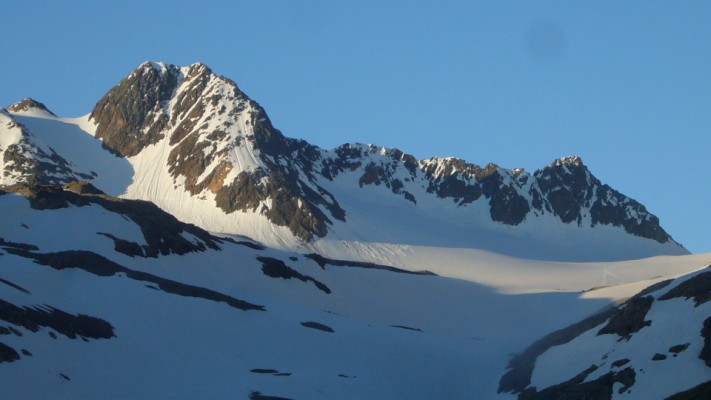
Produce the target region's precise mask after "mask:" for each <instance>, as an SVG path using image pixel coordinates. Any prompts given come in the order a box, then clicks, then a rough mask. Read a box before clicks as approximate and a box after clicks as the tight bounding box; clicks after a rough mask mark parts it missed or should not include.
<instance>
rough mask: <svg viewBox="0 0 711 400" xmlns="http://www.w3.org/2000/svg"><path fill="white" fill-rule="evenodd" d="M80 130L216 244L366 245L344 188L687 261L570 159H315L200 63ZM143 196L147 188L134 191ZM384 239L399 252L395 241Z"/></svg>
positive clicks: (366, 148) (148, 194)
mask: <svg viewBox="0 0 711 400" xmlns="http://www.w3.org/2000/svg"><path fill="white" fill-rule="evenodd" d="M18 104H19V103H18ZM37 104H41V103H37ZM36 107H38V106H36ZM42 107H43V108H44V109H46V107H44V106H43V105H42ZM11 108H12V107H11ZM16 108H20V106H19V105H18V106H17V107H16ZM25 108H26V106H25ZM87 123H88V125H90V126H93V127H94V131H93V132H92V133H93V134H94V135H95V137H97V138H99V139H100V140H102V143H103V145H104V146H105V147H106V148H107V149H109V150H110V151H111V152H113V153H114V154H115V155H118V156H121V157H123V158H125V159H127V160H129V161H130V162H131V163H132V165H133V169H134V178H133V184H132V185H130V186H129V187H128V188H127V190H126V193H125V194H124V195H125V196H127V197H131V198H137V199H144V200H151V201H154V202H156V204H158V205H159V206H160V207H162V208H164V209H166V210H168V211H169V212H172V213H179V212H180V210H179V208H180V207H185V206H186V204H190V206H189V208H190V212H186V213H184V214H181V217H182V218H188V219H190V218H196V219H194V220H191V222H194V223H198V225H202V226H203V227H204V228H206V229H208V230H211V231H215V232H223V233H228V234H243V235H247V236H257V237H256V238H257V239H259V240H262V241H266V242H267V243H268V244H270V245H278V246H281V247H287V248H299V247H303V246H306V247H307V249H308V248H311V247H312V246H313V245H317V244H318V243H317V242H319V241H320V240H330V238H331V239H338V238H340V239H341V240H347V241H349V240H352V239H349V238H352V237H365V238H367V237H368V235H369V234H368V233H367V232H363V231H355V232H350V231H349V230H348V228H343V224H351V222H352V216H353V215H356V214H358V212H357V211H355V214H354V210H352V209H351V210H349V209H347V207H345V208H344V206H342V204H341V202H342V199H343V195H342V194H334V193H335V192H334V190H338V189H339V188H340V187H341V186H343V185H342V183H341V182H346V181H348V182H353V181H354V179H355V180H356V181H355V182H353V183H351V184H350V185H351V187H350V188H347V191H348V193H355V194H357V195H358V196H362V195H361V194H359V192H363V193H366V192H368V190H370V189H368V188H377V187H382V188H384V189H385V191H382V190H381V191H378V193H381V194H379V195H378V196H382V197H391V198H392V199H390V200H387V201H390V202H392V203H393V204H394V206H395V207H397V208H398V209H405V210H407V207H408V204H411V205H412V206H414V207H416V209H419V210H422V209H425V208H426V209H431V211H425V212H432V213H438V211H437V208H443V209H448V208H450V207H451V206H450V205H449V204H447V203H452V204H454V206H455V209H458V210H460V211H459V214H461V216H460V217H459V218H458V219H462V218H465V219H466V218H471V217H465V215H469V214H471V213H470V212H469V211H466V209H467V208H472V207H473V208H477V209H480V210H481V211H477V212H478V213H486V214H488V218H486V217H483V216H482V217H481V222H471V224H470V226H471V228H470V229H480V228H479V227H480V226H481V227H483V228H485V229H494V230H497V229H498V230H501V228H499V227H497V225H500V226H510V227H517V226H519V225H521V224H522V223H524V222H526V223H533V222H531V221H537V220H540V219H542V218H543V219H546V220H551V221H553V222H552V223H554V222H555V221H558V222H555V223H554V224H556V223H559V224H562V225H571V226H572V225H577V226H578V227H596V226H612V227H617V228H620V229H622V230H623V231H624V232H626V233H628V234H630V235H633V236H636V237H640V238H644V239H649V240H653V241H655V242H657V243H659V244H662V245H663V244H671V247H667V248H666V250H663V251H670V249H672V248H673V247H674V246H678V248H679V250H678V252H682V253H683V252H684V251H685V250H683V247H682V246H681V245H679V244H678V243H676V242H675V241H674V240H673V239H672V237H671V236H670V235H669V234H668V233H667V232H666V231H664V229H663V228H662V227H661V226H660V224H659V220H658V218H657V217H656V216H654V215H652V214H651V213H649V212H648V211H647V209H646V208H645V207H644V206H643V205H642V204H640V203H639V202H637V201H635V200H633V199H630V198H629V197H627V196H624V195H623V194H621V193H619V192H618V191H616V190H614V189H612V188H610V187H609V186H608V185H604V184H602V182H600V181H599V180H598V179H597V178H596V177H595V176H594V175H592V173H591V172H590V171H589V169H588V168H587V166H586V165H585V164H583V162H582V160H581V159H580V158H579V157H576V156H571V157H561V158H559V159H556V160H554V161H553V162H552V163H551V164H550V165H548V166H546V167H543V168H540V169H538V170H536V171H535V172H533V173H532V174H531V173H528V172H526V171H524V170H523V169H519V168H516V169H512V170H510V169H504V168H501V167H499V166H497V165H496V164H493V163H490V164H488V165H487V166H485V167H480V166H479V165H477V164H472V163H468V162H467V161H465V160H461V159H457V158H453V157H449V158H437V157H432V158H429V159H423V160H417V159H416V158H415V157H413V156H412V155H409V154H407V153H404V152H402V151H401V150H399V149H397V148H393V149H386V148H382V147H377V146H375V145H363V144H357V143H352V144H344V145H341V146H339V147H337V148H335V149H333V150H324V149H321V148H319V147H317V146H314V145H311V144H309V143H308V142H306V141H304V140H300V139H291V138H288V137H286V136H284V135H283V134H282V133H281V132H280V131H279V130H278V129H276V128H275V127H274V126H273V125H272V123H271V121H270V119H269V117H268V115H267V114H266V112H265V110H264V109H263V108H262V107H261V106H260V105H259V104H258V103H257V102H255V101H254V100H252V99H250V98H249V97H248V96H247V95H246V94H244V93H243V92H242V91H241V90H240V89H239V87H238V86H237V84H236V83H235V82H234V81H232V80H230V79H228V78H225V77H222V76H217V75H216V74H214V72H213V71H212V70H211V69H210V68H209V67H207V66H206V65H204V64H202V63H195V64H191V65H190V66H187V67H178V66H175V65H171V64H165V63H155V62H145V63H143V64H141V65H140V66H139V67H138V68H136V69H135V70H134V71H133V72H131V73H130V74H129V75H128V76H127V77H126V78H124V79H123V80H121V82H119V83H118V84H117V85H116V86H115V87H114V88H112V89H111V90H109V91H108V92H107V94H106V95H105V96H104V97H103V98H102V99H101V100H99V102H97V104H96V106H95V107H94V109H93V110H92V111H91V113H90V114H89V115H88V118H87ZM149 159H150V160H149ZM141 165H143V166H141ZM149 166H150V168H149ZM89 179H91V178H90V177H89ZM140 182H143V183H140ZM65 183H66V182H65ZM356 183H357V186H356ZM147 184H148V186H150V187H152V188H150V189H149V188H147V187H140V185H144V186H146V185H147ZM158 188H160V189H158ZM388 192H389V193H390V194H389V195H386V194H385V193H388ZM348 193H347V194H346V195H349V194H348ZM119 194H120V193H119ZM169 197H172V198H176V197H180V200H179V201H177V203H176V202H175V200H171V198H169ZM398 199H400V200H398ZM423 202H425V203H427V204H428V205H427V206H422V204H423ZM173 203H175V204H173ZM433 204H434V205H435V206H432V205H433ZM436 204H440V205H436ZM484 204H485V205H484ZM209 208H216V209H218V210H219V211H220V212H222V213H224V214H225V215H227V216H228V217H229V218H231V219H232V221H233V222H232V225H230V224H229V223H222V222H218V223H215V222H210V221H215V220H216V219H217V218H218V215H219V213H217V212H216V211H214V210H209ZM405 212H409V211H405ZM417 212H418V213H420V212H421V211H417ZM201 215H203V216H201ZM406 215H407V214H406ZM240 218H241V219H246V220H252V221H255V222H251V223H250V224H251V225H254V224H257V225H259V226H263V225H264V223H265V222H266V223H267V224H271V225H272V226H273V227H274V228H276V231H275V232H276V233H275V234H272V233H269V232H268V231H265V230H264V228H257V229H258V230H259V231H260V232H256V233H255V232H254V229H255V228H249V227H246V228H245V227H235V226H238V225H240V224H242V222H239V221H237V219H240ZM357 218H361V216H358V217H357ZM366 218H367V217H366ZM406 218H407V217H406ZM477 218H478V217H477ZM262 220H263V221H264V222H259V221H262ZM395 222H396V221H391V223H395ZM351 225H352V224H351ZM337 226H338V228H337ZM515 231H516V230H515V229H514V230H513V231H511V232H515ZM542 234H547V233H542ZM393 235H394V240H396V241H397V240H399V239H397V236H398V233H397V232H395V233H392V234H390V236H393ZM581 240H582V236H581ZM280 243H281V244H280ZM467 246H470V245H467Z"/></svg>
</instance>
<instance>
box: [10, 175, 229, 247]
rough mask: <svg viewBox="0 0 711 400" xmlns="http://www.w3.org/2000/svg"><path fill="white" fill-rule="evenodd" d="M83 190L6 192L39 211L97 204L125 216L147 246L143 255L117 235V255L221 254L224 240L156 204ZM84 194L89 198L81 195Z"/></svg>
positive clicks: (74, 187) (17, 187)
mask: <svg viewBox="0 0 711 400" xmlns="http://www.w3.org/2000/svg"><path fill="white" fill-rule="evenodd" d="M79 186H81V185H80V184H70V185H68V186H67V190H65V189H64V188H62V187H58V186H37V185H14V186H11V187H8V188H5V190H6V191H10V192H15V193H19V194H21V195H23V196H25V197H26V198H27V199H28V200H29V201H30V205H31V207H32V208H35V209H41V210H46V209H57V208H66V207H69V205H70V204H72V205H74V206H78V207H81V206H85V205H88V204H97V205H99V206H101V207H103V208H105V209H107V210H109V211H112V212H115V213H118V214H121V215H125V216H126V217H128V218H129V219H131V220H132V221H133V222H135V223H136V224H137V225H138V226H139V227H140V228H141V231H142V233H143V237H144V239H145V240H146V243H147V245H146V246H145V247H144V248H142V249H141V250H140V251H139V250H138V249H137V248H136V247H135V245H136V244H135V243H131V242H128V241H126V240H123V239H120V238H116V237H113V235H109V236H107V237H108V238H110V239H111V240H114V244H115V246H116V250H117V251H119V252H121V253H124V254H127V255H133V256H136V255H138V256H145V257H157V256H159V255H168V254H185V253H189V252H196V251H205V250H206V249H207V248H210V249H213V250H219V246H218V243H219V242H220V239H218V238H216V237H214V236H212V235H210V234H209V233H207V232H206V231H204V230H202V229H200V228H198V227H196V226H194V225H190V224H185V223H182V222H180V221H178V220H177V219H176V218H175V217H173V216H172V215H170V214H168V213H166V212H165V211H163V210H161V209H160V208H158V207H157V206H156V205H155V204H153V203H150V202H147V201H141V200H124V199H118V198H114V197H110V196H106V195H104V194H101V192H99V193H98V194H94V193H95V192H97V190H92V189H91V188H90V187H87V186H82V187H83V188H84V189H80V188H78V187H79ZM82 191H83V192H85V194H78V193H77V192H82ZM183 234H190V235H193V236H194V237H195V238H197V239H199V241H197V242H193V241H190V240H187V239H186V238H185V237H183ZM104 236H106V235H104Z"/></svg>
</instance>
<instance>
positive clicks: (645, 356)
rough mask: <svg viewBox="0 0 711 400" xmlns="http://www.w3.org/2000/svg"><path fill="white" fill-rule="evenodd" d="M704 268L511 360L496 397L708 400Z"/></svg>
mask: <svg viewBox="0 0 711 400" xmlns="http://www.w3.org/2000/svg"><path fill="white" fill-rule="evenodd" d="M709 300H711V266H709V267H707V268H705V269H704V270H702V271H699V272H696V273H692V274H689V275H686V276H684V277H681V278H678V279H675V280H665V281H662V282H659V283H657V284H655V285H652V286H650V287H648V288H647V289H645V290H644V291H642V292H640V293H638V294H637V295H635V296H634V297H632V298H631V299H629V300H627V301H626V302H625V303H624V304H622V305H619V306H617V307H611V308H608V309H606V310H604V311H602V312H600V313H598V314H595V315H593V316H591V317H589V318H587V319H585V320H583V321H580V322H577V323H575V324H573V325H571V326H569V327H567V328H565V329H562V330H559V331H556V332H553V333H551V334H549V335H547V336H546V337H544V338H543V339H541V340H539V341H537V342H536V343H535V344H533V345H532V346H531V347H529V348H528V349H527V350H526V351H525V352H523V353H522V354H520V355H518V356H516V357H515V358H514V359H513V360H512V361H511V364H510V370H509V371H508V372H507V374H506V375H505V376H504V377H503V378H502V379H501V382H500V387H499V390H500V391H504V392H513V393H518V394H519V395H518V398H519V399H521V400H524V399H526V400H534V399H561V398H571V399H572V398H585V399H603V398H605V399H610V398H615V399H666V398H669V399H676V400H680V399H708V398H711V369H710V367H711V302H709Z"/></svg>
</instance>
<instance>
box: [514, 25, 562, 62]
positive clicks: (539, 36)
mask: <svg viewBox="0 0 711 400" xmlns="http://www.w3.org/2000/svg"><path fill="white" fill-rule="evenodd" d="M566 42H567V40H566V37H565V32H563V30H562V29H561V28H560V26H558V25H557V24H555V23H553V22H550V21H539V22H536V23H533V24H531V26H529V27H528V28H527V29H526V31H525V34H524V46H525V47H526V52H527V53H528V55H530V56H531V57H532V58H535V59H538V60H544V61H549V60H556V59H559V58H561V57H562V56H563V55H564V54H565V50H566V45H567V43H566Z"/></svg>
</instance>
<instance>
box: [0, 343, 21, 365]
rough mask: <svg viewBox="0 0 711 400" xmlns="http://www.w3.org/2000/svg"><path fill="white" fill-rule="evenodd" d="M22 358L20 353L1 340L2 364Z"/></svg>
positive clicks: (0, 355)
mask: <svg viewBox="0 0 711 400" xmlns="http://www.w3.org/2000/svg"><path fill="white" fill-rule="evenodd" d="M19 359H20V355H19V354H18V353H17V351H15V349H13V348H12V347H10V346H8V345H6V344H5V343H2V342H0V364H2V363H4V362H13V361H17V360H19Z"/></svg>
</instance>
